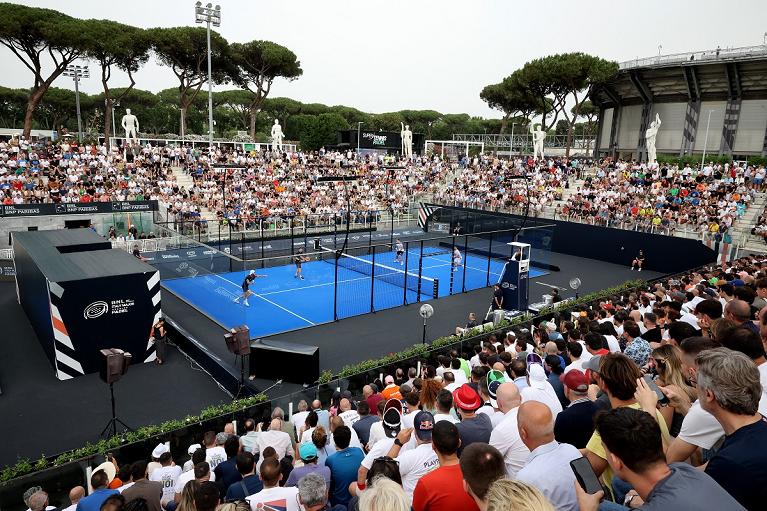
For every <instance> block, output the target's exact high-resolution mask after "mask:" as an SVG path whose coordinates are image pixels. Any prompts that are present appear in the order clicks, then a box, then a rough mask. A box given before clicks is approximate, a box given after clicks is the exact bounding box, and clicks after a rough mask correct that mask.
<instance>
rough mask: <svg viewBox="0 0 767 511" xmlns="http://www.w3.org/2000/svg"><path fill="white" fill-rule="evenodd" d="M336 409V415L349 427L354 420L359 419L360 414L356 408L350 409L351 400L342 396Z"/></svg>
mask: <svg viewBox="0 0 767 511" xmlns="http://www.w3.org/2000/svg"><path fill="white" fill-rule="evenodd" d="M338 411H339V412H340V413H339V414H338V416H339V417H341V418H342V419H343V421H344V425H345V426H348V427H350V428H351V427H352V425H353V424H354V423H355V422H357V421H358V420H360V414H358V413H357V410H353V409H352V402H351V401H349V400H348V399H346V398H343V399H342V400H341V402H340V403H339V405H338Z"/></svg>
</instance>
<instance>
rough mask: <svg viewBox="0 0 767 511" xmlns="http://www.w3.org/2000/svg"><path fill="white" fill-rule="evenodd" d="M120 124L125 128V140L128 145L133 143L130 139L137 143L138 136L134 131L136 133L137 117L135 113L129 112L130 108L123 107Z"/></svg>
mask: <svg viewBox="0 0 767 511" xmlns="http://www.w3.org/2000/svg"><path fill="white" fill-rule="evenodd" d="M120 124H121V125H122V127H123V129H124V130H125V142H126V143H127V144H128V145H133V144H132V143H131V139H132V140H133V142H134V143H136V144H138V137H137V136H136V133H138V129H139V128H138V119H137V118H136V116H135V115H133V114H132V113H130V108H126V109H125V115H123V118H122V121H120Z"/></svg>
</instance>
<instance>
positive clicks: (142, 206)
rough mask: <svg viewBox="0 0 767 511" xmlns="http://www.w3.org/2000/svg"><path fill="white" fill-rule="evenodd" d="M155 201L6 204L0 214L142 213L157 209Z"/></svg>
mask: <svg viewBox="0 0 767 511" xmlns="http://www.w3.org/2000/svg"><path fill="white" fill-rule="evenodd" d="M157 209H158V205H157V201H154V200H150V201H125V202H74V203H70V202H67V203H59V204H6V205H2V206H0V216H3V217H15V216H48V215H93V214H100V213H142V212H149V211H157Z"/></svg>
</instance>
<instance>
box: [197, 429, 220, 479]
mask: <svg viewBox="0 0 767 511" xmlns="http://www.w3.org/2000/svg"><path fill="white" fill-rule="evenodd" d="M222 435H223V433H222ZM217 437H218V435H216V433H215V432H213V431H207V432H206V433H205V435H204V436H203V439H202V440H203V444H204V445H205V461H207V462H208V464H209V465H210V469H211V471H212V470H214V469H215V468H216V467H217V466H218V464H219V463H221V462H224V461H226V451H225V450H224V448H223V447H221V445H219V444H218V441H217V440H218V438H217ZM224 442H226V438H223V439H222V440H221V444H223V443H224Z"/></svg>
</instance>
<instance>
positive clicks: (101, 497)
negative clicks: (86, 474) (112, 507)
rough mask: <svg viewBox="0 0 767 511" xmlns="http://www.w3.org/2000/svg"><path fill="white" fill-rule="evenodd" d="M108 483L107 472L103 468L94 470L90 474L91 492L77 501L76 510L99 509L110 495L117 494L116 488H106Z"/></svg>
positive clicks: (95, 510)
mask: <svg viewBox="0 0 767 511" xmlns="http://www.w3.org/2000/svg"><path fill="white" fill-rule="evenodd" d="M108 484H109V478H108V477H107V473H106V472H104V471H103V470H99V471H97V472H94V473H93V475H92V476H91V486H92V487H93V493H91V494H90V495H88V496H87V497H85V498H82V499H80V502H78V503H77V510H76V511H99V508H101V504H103V503H104V501H105V500H106V499H107V498H108V497H109V496H110V495H117V494H118V493H120V492H118V491H117V490H110V489H109V488H107V485H108Z"/></svg>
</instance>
